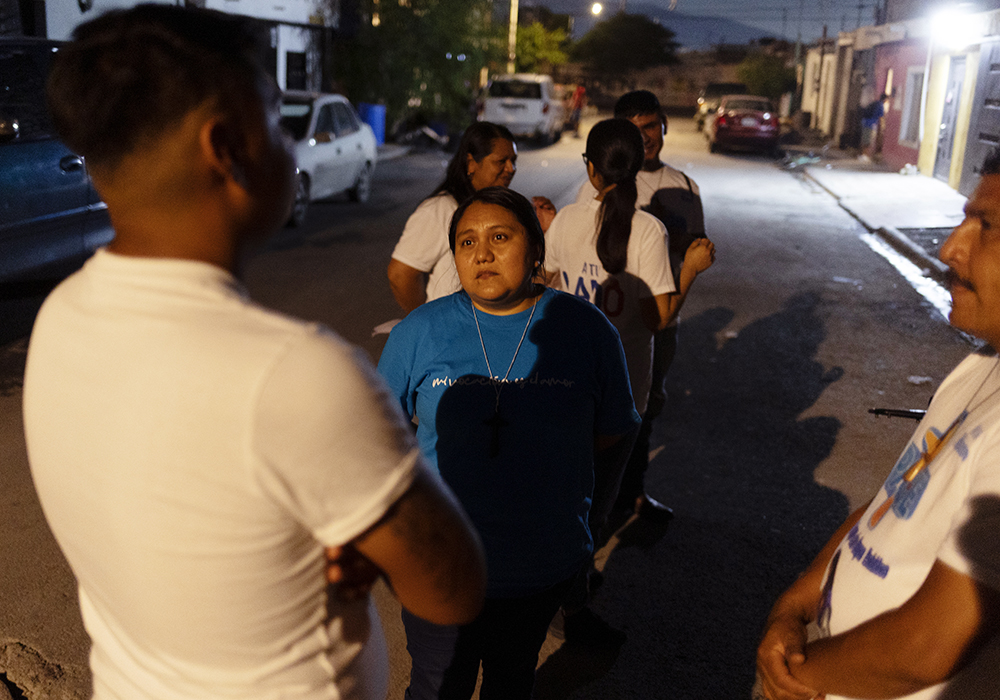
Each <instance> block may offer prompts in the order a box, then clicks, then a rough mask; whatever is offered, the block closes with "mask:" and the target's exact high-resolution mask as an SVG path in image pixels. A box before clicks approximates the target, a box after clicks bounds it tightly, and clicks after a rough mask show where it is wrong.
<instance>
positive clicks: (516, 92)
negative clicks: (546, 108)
mask: <svg viewBox="0 0 1000 700" xmlns="http://www.w3.org/2000/svg"><path fill="white" fill-rule="evenodd" d="M490 97H517V98H521V99H527V100H539V99H541V97H542V86H541V84H539V83H534V82H531V83H526V82H521V81H519V80H496V81H494V82H492V83H491V84H490Z"/></svg>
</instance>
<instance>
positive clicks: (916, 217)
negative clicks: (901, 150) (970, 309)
mask: <svg viewBox="0 0 1000 700" xmlns="http://www.w3.org/2000/svg"><path fill="white" fill-rule="evenodd" d="M786 154H787V155H786V159H785V161H786V164H785V167H786V168H787V169H789V170H800V171H801V172H802V173H803V174H804V175H805V177H807V178H809V179H810V180H812V181H813V182H815V183H816V184H817V185H819V186H820V187H822V188H823V189H824V190H826V191H827V192H829V193H830V194H831V195H832V196H833V197H835V198H836V199H837V201H838V203H839V204H840V206H841V207H842V208H843V209H844V210H845V211H847V212H848V213H849V214H851V216H853V217H854V218H855V219H857V220H858V221H859V222H861V224H862V225H863V226H864V227H865V228H867V229H868V230H869V231H871V232H872V233H875V234H877V235H879V236H881V237H882V238H883V239H884V240H885V241H886V242H888V243H889V244H890V245H891V246H893V248H895V249H896V250H898V251H899V252H900V253H901V254H903V255H904V256H906V257H907V258H909V259H910V260H911V261H912V262H913V263H914V264H915V265H917V266H918V267H920V268H922V269H923V270H925V274H927V276H929V277H931V278H933V279H936V280H938V281H942V280H943V279H944V273H945V271H946V270H947V266H945V265H944V263H942V262H941V261H940V260H938V258H937V252H938V249H939V248H940V246H941V244H942V243H943V242H944V241H945V239H946V238H947V237H948V234H949V233H950V232H951V229H953V228H954V227H955V226H957V225H958V224H960V223H961V222H962V219H963V217H964V214H963V208H964V207H965V202H966V198H965V197H964V196H963V195H961V194H959V193H958V192H956V191H955V190H953V189H952V188H951V187H949V186H948V185H947V184H945V183H944V182H941V181H940V180H936V179H934V178H930V177H927V176H925V175H921V174H919V173H916V172H915V171H914V172H913V173H912V174H910V173H899V172H892V171H889V170H887V169H886V168H885V167H884V166H881V165H879V164H875V163H871V162H870V161H867V160H863V159H860V158H858V157H854V156H851V155H849V154H847V153H844V152H843V151H839V150H836V149H826V148H808V147H802V146H797V147H790V148H788V149H786Z"/></svg>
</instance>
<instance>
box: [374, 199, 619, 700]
mask: <svg viewBox="0 0 1000 700" xmlns="http://www.w3.org/2000/svg"><path fill="white" fill-rule="evenodd" d="M448 239H449V245H450V247H451V250H452V252H453V254H454V257H455V265H456V268H457V270H458V275H459V278H460V280H461V283H462V291H460V292H457V293H455V294H452V295H450V296H447V297H444V298H441V299H438V300H435V301H433V302H430V303H427V304H425V305H423V306H421V307H419V308H418V309H416V310H415V311H413V312H412V313H411V314H409V316H407V317H406V319H404V320H403V321H402V322H401V323H400V324H399V325H397V326H396V327H395V328H394V329H393V330H392V333H391V334H390V336H389V340H388V342H387V343H386V346H385V349H384V351H383V353H382V357H381V361H380V362H379V372H380V373H381V374H382V375H383V377H384V378H385V380H386V382H387V383H388V385H389V388H390V390H391V391H392V393H393V394H394V395H395V396H396V397H397V398H398V400H399V402H400V406H401V407H402V408H403V410H404V411H405V412H406V413H407V414H408V415H409V416H411V417H414V418H416V419H417V420H418V426H417V438H418V440H419V442H420V446H421V448H422V449H423V451H424V453H425V454H426V456H427V458H428V459H429V461H430V462H431V464H432V465H434V466H435V467H436V468H437V469H438V471H439V473H440V475H441V477H442V478H443V479H444V481H445V482H446V483H447V484H448V485H449V486H450V487H451V489H452V490H453V491H454V492H455V495H456V496H457V497H458V499H459V501H460V502H461V503H462V505H463V506H464V508H465V509H466V511H467V512H468V514H469V517H470V518H471V520H472V522H473V523H474V524H475V525H476V528H477V529H478V531H479V534H480V536H481V538H482V540H483V546H484V549H485V551H486V558H487V566H488V571H489V579H488V584H487V600H486V603H485V606H484V608H483V611H482V612H481V613H480V615H479V617H478V618H477V619H476V620H475V621H473V622H472V623H470V624H468V625H464V626H462V627H441V626H438V625H432V624H430V623H428V622H425V621H423V620H421V619H419V618H417V617H415V616H413V615H411V614H409V613H408V612H406V611H405V610H404V612H403V622H404V625H405V627H406V634H407V648H408V650H409V651H410V655H411V657H412V659H413V668H412V671H411V676H410V687H409V689H408V691H407V697H408V698H414V699H416V700H421V699H423V698H435V699H436V698H458V699H461V700H466V699H467V698H469V697H471V696H472V693H473V691H474V690H475V686H476V679H477V675H478V672H479V665H480V663H482V666H483V685H482V689H481V697H483V698H491V697H492V698H504V699H506V700H517V699H518V698H524V699H525V700H527V699H528V698H530V697H531V691H532V688H533V685H534V672H535V666H536V664H537V660H538V651H539V649H540V648H541V645H542V643H543V642H544V640H545V635H546V630H547V628H548V625H549V622H550V621H551V619H552V617H553V615H554V614H555V612H556V610H557V609H558V607H559V604H560V602H561V600H562V598H563V596H564V595H565V594H566V592H567V591H568V590H569V588H570V586H571V583H572V581H573V580H574V578H576V577H577V575H578V574H579V573H580V571H581V570H583V569H585V568H586V567H587V566H588V565H589V561H590V554H591V552H592V550H593V538H592V537H591V529H590V523H593V522H594V520H595V518H597V519H598V521H599V520H600V519H601V518H602V517H603V516H604V515H606V511H607V507H608V503H607V501H609V500H610V499H612V498H613V497H614V492H615V490H616V489H617V480H618V477H619V475H620V467H621V463H622V461H623V459H624V455H626V454H627V452H628V450H629V447H630V445H631V440H632V436H633V434H634V430H635V428H636V426H637V425H638V421H639V418H638V414H637V413H636V411H635V408H634V405H633V403H632V395H631V391H630V389H629V383H628V374H627V371H626V369H625V359H624V354H623V352H622V348H621V343H620V341H619V339H618V335H617V333H616V332H615V330H614V328H613V327H612V326H611V324H610V323H608V321H607V319H606V318H605V317H604V316H603V314H601V313H600V312H599V311H598V310H597V309H596V308H595V307H594V306H593V305H591V304H588V303H586V302H584V301H583V300H580V299H576V298H575V297H573V296H571V295H568V294H564V293H562V292H557V291H554V290H551V289H546V288H545V286H544V285H543V284H542V281H541V278H540V270H541V266H542V263H543V262H544V259H545V239H544V236H543V234H542V230H541V227H540V225H539V223H538V219H537V218H536V216H535V214H534V211H533V208H532V204H531V203H530V202H529V201H528V200H527V199H525V198H524V197H522V196H521V195H519V194H517V193H516V192H513V191H511V190H508V189H506V188H500V187H492V188H486V189H482V190H479V191H478V192H476V193H475V194H474V195H473V196H472V197H470V198H469V199H468V200H467V201H466V202H464V203H463V204H462V205H461V206H460V207H459V208H458V210H457V211H456V212H455V215H454V217H453V218H452V222H451V227H450V231H449V236H448ZM588 520H589V521H590V523H588Z"/></svg>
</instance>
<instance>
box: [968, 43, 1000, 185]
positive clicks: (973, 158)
mask: <svg viewBox="0 0 1000 700" xmlns="http://www.w3.org/2000/svg"><path fill="white" fill-rule="evenodd" d="M979 57H980V58H979V76H978V77H977V78H976V96H975V98H974V99H973V101H972V115H971V118H970V119H969V125H970V127H969V140H968V144H967V145H966V147H965V158H964V160H963V163H962V181H961V182H960V183H959V187H958V191H959V192H961V193H962V194H964V195H965V196H966V197H969V196H971V195H972V191H973V190H974V189H975V188H976V184H977V183H978V182H979V171H980V169H981V168H982V167H983V161H984V160H985V159H986V155H987V154H988V153H989V152H990V150H992V149H993V148H996V147H997V146H1000V41H997V40H994V41H991V42H989V43H984V44H983V45H982V48H981V49H980V53H979Z"/></svg>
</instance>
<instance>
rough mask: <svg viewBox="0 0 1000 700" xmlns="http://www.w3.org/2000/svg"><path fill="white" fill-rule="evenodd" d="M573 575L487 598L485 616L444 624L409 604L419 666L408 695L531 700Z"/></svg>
mask: <svg viewBox="0 0 1000 700" xmlns="http://www.w3.org/2000/svg"><path fill="white" fill-rule="evenodd" d="M570 584H571V580H570V581H564V582H563V583H560V584H557V585H555V586H552V587H551V588H547V589H545V590H544V591H541V592H540V593H535V594H533V595H530V596H526V597H523V598H487V599H486V603H485V605H484V606H483V610H482V612H481V613H479V617H477V618H476V619H475V620H473V621H472V622H470V623H469V624H467V625H462V626H461V627H454V626H441V625H435V624H433V623H430V622H427V621H426V620H422V619H421V618H419V617H417V616H415V615H412V614H410V613H409V612H407V610H406V609H405V608H404V609H403V626H404V627H405V628H406V649H407V651H409V652H410V658H411V659H412V660H413V667H412V669H411V671H410V687H409V688H407V689H406V695H405V698H406V700H469V698H471V697H472V693H473V692H474V691H475V689H476V680H477V678H478V677H479V664H480V662H482V664H483V685H482V687H481V688H480V689H479V697H480V699H481V700H530V698H531V691H532V689H533V688H534V686H535V666H536V665H538V652H539V650H540V649H541V648H542V644H543V643H544V642H545V635H546V633H547V631H548V628H549V623H550V622H551V621H552V617H553V616H554V615H555V614H556V610H558V609H559V603H560V602H561V601H562V599H563V597H564V596H565V595H566V592H567V590H568V589H569V586H570Z"/></svg>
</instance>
